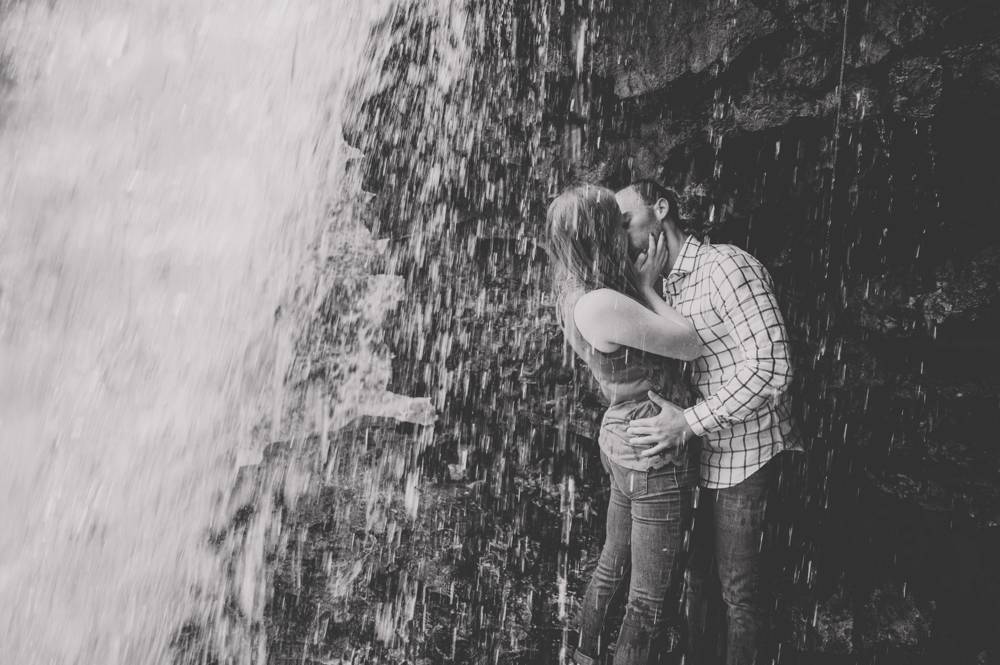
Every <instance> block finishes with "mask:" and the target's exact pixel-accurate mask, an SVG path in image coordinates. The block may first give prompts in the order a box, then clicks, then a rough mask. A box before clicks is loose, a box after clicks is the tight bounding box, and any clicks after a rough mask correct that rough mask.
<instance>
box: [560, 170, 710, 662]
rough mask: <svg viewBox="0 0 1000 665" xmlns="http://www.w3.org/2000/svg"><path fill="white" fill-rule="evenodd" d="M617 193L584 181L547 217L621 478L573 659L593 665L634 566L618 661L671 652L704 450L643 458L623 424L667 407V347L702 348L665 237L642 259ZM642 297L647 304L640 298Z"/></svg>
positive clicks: (565, 298)
mask: <svg viewBox="0 0 1000 665" xmlns="http://www.w3.org/2000/svg"><path fill="white" fill-rule="evenodd" d="M620 219H621V213H620V212H619V209H618V204H617V203H616V202H615V197H614V193H613V192H611V191H610V190H607V189H604V188H602V187H594V186H590V185H583V186H579V187H575V188H572V189H570V190H568V191H566V192H564V193H563V194H561V195H560V196H559V197H558V198H556V199H555V201H553V202H552V204H551V205H550V206H549V209H548V215H547V225H548V253H549V257H550V266H551V269H552V271H553V272H552V279H553V289H554V291H555V295H556V300H557V307H558V311H559V315H560V319H561V324H562V328H563V331H564V334H565V336H566V339H567V340H568V341H569V343H570V345H571V346H572V347H573V350H574V351H575V352H576V353H577V355H578V356H580V358H581V359H583V361H584V362H586V364H587V365H588V367H589V368H590V371H591V373H592V374H593V375H594V378H595V379H596V380H597V382H598V383H599V384H600V387H601V391H602V392H603V393H604V395H605V397H606V398H607V399H608V401H609V402H610V406H609V408H608V410H607V412H606V413H605V414H604V418H603V420H602V423H601V431H600V435H599V437H598V441H599V444H600V449H601V462H602V464H603V465H604V468H605V470H606V471H607V472H608V475H609V476H610V481H611V497H610V500H609V505H608V513H607V533H606V538H605V542H604V547H603V549H602V551H601V557H600V560H599V561H598V564H597V569H596V571H595V572H594V576H593V578H592V579H591V580H590V583H589V584H588V586H587V592H586V594H585V596H584V601H583V606H582V608H581V617H580V639H579V643H578V647H577V649H576V653H575V654H574V662H575V663H577V664H578V665H590V664H591V663H595V662H597V660H598V658H599V657H600V653H601V651H602V644H601V634H602V632H603V628H604V619H605V615H606V612H607V609H608V605H609V603H610V601H611V598H612V596H613V595H614V594H615V591H616V590H617V589H618V587H619V586H620V585H621V584H622V583H623V582H624V581H625V574H626V571H628V570H629V569H631V577H630V579H629V593H628V604H627V606H626V611H625V618H624V620H623V622H622V627H621V632H620V634H619V636H618V642H617V648H616V651H615V657H614V663H615V665H646V663H648V662H649V661H650V658H651V655H652V654H653V653H654V651H655V652H659V651H661V650H672V649H673V648H674V646H676V645H675V644H670V642H672V641H676V640H670V639H664V638H667V637H670V636H674V635H676V632H675V629H676V626H677V623H678V621H677V612H676V608H675V607H673V603H665V602H664V601H665V599H666V598H667V595H668V592H669V591H670V589H671V587H672V585H673V584H674V582H675V581H676V578H677V576H678V574H677V565H676V564H677V555H678V554H679V552H680V549H681V542H682V539H683V529H684V525H685V524H686V523H687V521H688V519H689V517H690V513H691V502H692V495H693V491H694V487H695V486H696V484H697V469H696V467H695V465H694V464H695V463H694V461H693V460H694V458H695V456H694V455H690V456H689V455H686V454H684V451H676V450H675V451H672V452H671V453H670V454H668V455H664V456H654V457H640V456H639V454H638V453H640V452H642V449H637V448H636V447H635V446H632V445H630V444H629V442H628V440H629V436H628V435H627V434H626V433H625V428H626V427H627V425H628V421H629V420H630V419H632V418H641V417H643V416H646V415H650V414H653V413H656V412H657V411H658V410H659V407H657V406H656V405H655V404H653V403H652V402H651V401H650V400H649V398H648V391H650V390H655V391H659V390H662V386H661V382H662V380H663V377H664V375H665V367H664V365H665V360H664V358H663V356H666V357H670V358H678V359H681V360H692V359H694V358H696V357H697V356H698V355H700V353H701V342H700V340H699V338H698V336H697V334H696V333H695V330H694V328H693V326H692V325H691V324H690V323H689V322H688V321H687V320H686V319H684V318H683V317H682V316H680V315H679V314H678V313H677V312H676V311H674V310H673V309H672V308H671V307H670V306H669V305H667V303H666V302H664V301H663V299H662V298H661V297H660V295H659V293H658V291H657V284H658V282H659V280H660V279H661V277H660V275H661V272H662V271H663V269H664V267H665V266H666V264H667V248H666V242H665V240H664V239H663V237H662V236H661V237H660V238H658V239H656V238H653V237H652V236H651V237H650V241H649V247H648V248H647V250H646V251H644V252H643V253H642V255H640V256H639V258H638V259H637V260H636V262H635V263H633V262H632V261H631V260H630V259H629V256H628V242H627V239H626V237H625V234H624V232H623V231H622V229H621V224H620ZM640 298H641V300H642V301H643V302H642V303H640V301H639V299H640Z"/></svg>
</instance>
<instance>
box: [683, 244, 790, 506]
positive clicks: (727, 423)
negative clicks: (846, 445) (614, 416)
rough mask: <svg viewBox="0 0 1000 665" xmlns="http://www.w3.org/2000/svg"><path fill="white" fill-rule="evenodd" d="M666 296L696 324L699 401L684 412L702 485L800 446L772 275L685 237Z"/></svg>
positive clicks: (730, 480) (739, 254)
mask: <svg viewBox="0 0 1000 665" xmlns="http://www.w3.org/2000/svg"><path fill="white" fill-rule="evenodd" d="M664 295H665V296H666V299H667V300H668V302H670V303H671V304H672V305H673V306H674V308H676V309H677V310H678V311H679V312H680V313H681V314H682V315H684V316H685V317H686V318H687V319H688V320H690V321H691V322H692V323H693V324H694V327H695V329H696V330H697V331H698V335H699V336H700V337H701V340H702V342H703V343H704V345H705V349H706V351H705V354H704V355H703V356H702V357H700V358H698V359H697V360H694V361H693V362H692V363H691V372H692V374H691V380H692V383H693V385H694V388H695V389H696V391H697V392H698V393H699V397H700V398H701V400H702V401H700V402H699V403H698V404H696V405H695V406H692V407H690V408H688V409H685V411H684V417H685V418H686V419H687V422H688V425H690V427H691V429H692V431H694V433H695V434H697V435H698V436H699V437H701V438H702V453H701V484H702V486H703V487H706V488H710V489H717V488H723V487H732V486H733V485H736V484H738V483H740V482H741V481H743V480H745V479H746V478H748V477H749V476H750V475H751V474H752V473H753V472H754V471H756V470H757V469H759V468H760V467H762V466H764V464H765V463H766V462H767V461H768V460H770V459H771V458H772V457H774V456H775V455H776V454H778V453H779V452H781V451H782V450H784V449H786V448H795V447H798V446H797V442H796V440H795V437H794V434H793V431H792V423H791V417H790V408H789V401H788V398H787V395H786V390H787V388H788V384H789V381H790V380H791V377H792V370H791V364H790V362H789V354H788V340H787V334H786V332H785V324H784V322H783V321H782V319H781V312H779V311H778V303H777V301H776V300H775V297H774V287H773V285H772V283H771V277H770V275H768V274H767V271H766V270H764V267H763V266H762V265H761V264H760V262H759V261H757V259H755V258H754V257H753V256H751V255H750V254H748V253H746V252H745V251H743V250H742V249H740V248H738V247H734V246H732V245H711V244H702V243H701V242H699V241H698V240H696V239H695V238H694V237H691V236H689V237H688V238H687V240H686V241H685V242H684V245H683V246H682V248H681V251H680V256H678V257H677V261H676V262H675V263H674V266H673V269H672V270H671V271H670V274H669V275H667V277H666V279H665V280H664Z"/></svg>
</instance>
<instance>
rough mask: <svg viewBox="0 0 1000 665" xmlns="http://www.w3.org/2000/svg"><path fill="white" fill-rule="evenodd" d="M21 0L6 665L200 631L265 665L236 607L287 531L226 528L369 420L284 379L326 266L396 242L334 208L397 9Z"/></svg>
mask: <svg viewBox="0 0 1000 665" xmlns="http://www.w3.org/2000/svg"><path fill="white" fill-rule="evenodd" d="M0 7H3V8H5V9H4V10H3V11H5V15H3V16H2V17H0V18H2V30H0V47H2V49H3V51H2V57H3V62H4V64H5V73H6V77H5V79H6V81H7V83H8V84H9V85H8V86H7V87H6V89H5V91H4V93H3V99H2V102H3V103H2V106H0V120H2V122H3V125H2V131H0V376H3V382H2V384H0V431H2V449H3V460H4V464H5V467H6V468H5V470H4V473H3V475H2V477H0V523H2V524H3V525H4V528H3V529H2V530H0V634H2V635H3V636H4V637H3V642H4V645H3V658H0V660H2V662H3V663H17V664H18V665H30V664H32V663H52V664H56V663H79V664H81V665H90V664H94V665H97V664H100V665H114V664H117V663H121V664H128V665H137V664H141V663H164V662H167V661H168V659H169V657H170V656H169V655H168V653H169V651H170V648H171V642H172V641H175V640H176V636H177V635H178V631H179V630H180V629H181V628H182V626H184V625H185V624H187V623H189V622H193V623H194V624H196V625H200V626H208V627H209V628H211V629H212V630H211V631H210V632H212V634H211V635H210V636H209V638H208V639H209V640H210V641H211V643H212V648H213V649H215V652H216V655H217V656H218V657H219V658H220V660H221V661H222V662H251V661H252V660H257V661H259V662H262V659H263V654H262V652H261V649H262V644H263V642H262V640H260V639H259V638H255V637H254V635H253V634H252V632H253V631H245V634H240V633H239V631H237V630H236V629H235V628H233V627H232V626H229V627H228V628H226V627H225V625H224V623H225V622H223V620H222V618H223V615H224V614H227V613H228V614H232V613H233V611H232V608H231V607H229V608H226V607H224V606H226V605H227V604H229V603H233V602H235V605H236V606H237V610H236V613H237V614H239V615H241V616H243V617H245V622H244V623H246V624H247V625H253V622H254V621H255V620H257V621H259V618H260V615H261V613H262V611H263V607H262V605H263V603H264V598H265V596H266V592H267V589H266V583H265V576H264V574H263V562H262V558H263V552H262V548H261V545H260V543H259V542H258V541H259V540H260V538H262V537H263V536H262V535H261V534H266V533H267V532H268V530H269V529H271V530H273V529H274V528H277V527H280V525H274V524H270V523H269V520H270V519H271V518H270V517H269V515H268V514H267V512H266V511H265V512H264V513H263V514H262V515H261V516H260V517H259V518H258V521H259V522H260V523H259V524H258V525H257V526H256V527H255V533H256V534H257V537H256V540H254V538H250V537H248V539H247V541H246V542H244V543H242V544H241V548H242V549H241V550H240V551H230V552H227V553H220V552H218V551H216V550H214V549H212V548H211V547H210V546H209V545H208V534H209V533H210V532H211V530H212V529H213V528H214V527H217V526H218V523H219V521H220V520H223V519H225V514H224V513H225V507H224V506H225V505H226V501H225V497H226V495H227V493H228V492H229V488H230V487H231V486H232V485H233V483H234V478H235V475H236V471H237V469H238V468H239V466H240V465H243V464H246V463H248V462H253V461H255V460H257V459H259V456H260V451H261V449H262V448H263V446H264V445H266V444H267V443H268V442H271V441H275V440H289V439H296V438H298V439H302V436H303V435H304V434H307V433H309V432H311V431H315V429H314V427H315V422H314V420H322V421H324V426H325V427H327V428H333V427H336V426H337V424H338V422H339V421H337V420H336V417H337V414H338V413H340V418H341V420H343V419H344V418H346V417H348V416H349V415H350V413H354V412H357V411H358V410H359V408H360V409H361V410H362V411H363V410H364V405H361V407H358V405H357V404H355V405H354V407H352V409H347V410H343V409H341V410H340V411H338V410H337V409H336V408H328V409H323V408H320V409H319V412H322V414H321V415H319V416H317V417H316V418H315V419H312V420H310V419H308V418H305V419H303V418H298V419H295V420H292V419H289V418H286V414H288V413H289V412H291V411H293V410H294V408H295V404H294V402H295V400H294V399H292V395H291V394H290V393H289V392H288V391H287V390H286V389H285V384H286V382H287V381H286V378H287V376H288V372H289V368H290V367H291V366H292V365H293V360H294V357H295V353H296V352H295V349H296V346H295V345H296V338H297V336H298V335H299V332H298V330H297V328H298V327H300V326H301V325H302V323H303V320H304V319H306V318H308V317H309V316H311V314H312V310H313V309H315V306H316V303H315V302H314V301H315V300H316V298H318V297H319V296H318V295H316V296H314V297H313V296H310V295H309V294H311V293H315V286H316V284H317V283H321V282H322V277H321V275H322V269H321V268H320V267H321V266H326V265H329V264H330V263H333V264H335V265H336V264H339V265H341V267H343V266H347V267H348V268H350V266H353V265H355V263H356V264H357V266H360V267H358V268H357V270H363V269H364V265H365V262H364V261H363V260H362V261H360V262H358V261H355V263H351V260H353V259H352V257H353V258H357V257H356V256H355V255H357V254H358V253H361V254H362V258H363V255H364V253H365V252H369V253H371V252H376V251H377V247H376V246H375V245H374V244H373V242H372V240H371V237H370V235H368V234H367V232H366V231H365V229H364V227H362V226H361V225H360V223H359V222H358V221H357V220H356V219H352V218H351V217H350V214H352V213H353V211H354V209H353V208H352V207H351V206H340V207H338V208H337V209H336V210H334V214H333V215H332V216H331V215H330V214H328V213H329V209H330V204H331V201H337V200H347V199H349V198H350V196H351V195H352V194H351V192H348V191H346V189H349V185H350V182H349V181H348V180H345V173H346V172H347V168H348V163H349V158H350V157H351V150H350V149H349V148H348V147H347V146H346V145H344V143H343V139H342V132H341V124H342V120H343V118H344V117H345V116H346V114H347V113H348V112H349V111H350V102H351V101H352V100H353V99H355V96H356V95H357V94H358V92H359V90H362V91H363V86H364V85H377V80H370V81H369V80H366V77H365V76H361V75H359V74H360V73H361V72H366V71H368V72H370V71H375V69H374V68H372V65H373V63H375V62H376V61H377V59H378V57H380V56H379V54H378V53H377V49H373V48H371V46H366V44H368V45H370V44H375V45H376V46H377V45H378V39H377V37H373V35H377V30H378V29H379V26H380V25H382V23H380V21H383V20H384V18H385V17H386V15H387V13H388V12H389V11H390V10H391V9H392V3H391V2H389V1H384V2H382V1H373V0H345V1H344V2H339V3H328V2H320V1H317V0H288V1H286V2H277V3H275V2H266V1H263V0H248V1H245V2H239V3H236V2H230V1H227V0H208V1H206V0H198V1H197V2H194V1H191V0H184V1H182V2H180V3H178V2H176V1H170V2H167V1H166V0H153V1H150V0H143V1H141V2H140V1H137V0H101V1H100V2H91V3H73V2H66V3H41V2H25V3H14V4H10V3H4V4H3V5H0ZM426 11H428V12H429V11H431V9H430V8H428V9H427V10H426ZM373 31H375V32H373ZM368 40H371V41H368ZM366 68H368V69H366ZM359 81H360V83H359ZM359 86H361V88H359ZM350 186H353V187H355V191H356V189H357V188H356V184H355V185H350ZM331 220H332V221H331ZM338 253H339V254H338ZM349 255H350V256H349ZM349 259H350V260H349ZM380 284H381V286H379V285H380ZM387 286H391V284H385V283H382V282H377V281H376V283H375V287H378V288H382V289H385V288H386V287H387ZM373 288H374V287H373ZM303 294H305V295H303ZM362 295H363V294H362ZM376 296H377V294H376ZM361 300H362V301H363V302H362V303H361V304H360V305H356V306H355V309H356V310H357V311H356V312H355V313H354V316H355V318H362V319H363V318H364V317H365V316H370V318H374V319H378V317H379V316H380V313H379V312H367V311H366V310H365V309H364V308H365V307H368V308H369V309H378V308H377V307H373V306H372V305H373V302H374V303H375V304H376V305H377V304H380V303H382V302H383V301H382V300H379V299H378V297H375V300H374V301H373V300H372V298H371V297H369V298H368V299H367V300H365V299H364V298H362V299H361ZM383 300H384V299H383ZM365 303H367V305H366V304H365ZM345 306H350V303H348V304H347V305H345ZM279 312H280V315H277V314H278V313H279ZM356 364H357V365H358V367H357V369H356V371H357V372H366V373H367V375H366V377H365V385H366V386H369V387H372V386H374V388H372V390H375V391H377V389H378V388H379V386H380V385H381V386H382V387H384V381H385V378H384V375H385V374H386V372H387V368H386V367H385V366H384V363H379V362H377V359H369V361H368V362H367V363H366V362H364V361H363V359H362V361H359V362H358V363H356ZM380 376H381V377H382V379H381V384H380V383H379V382H380V379H379V377H380ZM344 380H345V381H350V380H351V378H350V377H349V376H348V377H346V378H345V379H344ZM356 394H362V395H363V394H364V392H363V391H362V392H361V393H356ZM376 401H377V400H376ZM383 402H385V400H383ZM327 406H329V405H327ZM334 406H336V405H334ZM390 407H391V408H395V407H394V406H393V403H390ZM330 414H333V416H334V418H333V420H331V418H330ZM234 560H235V563H234ZM234 577H236V578H237V579H233V578H234ZM233 598H235V601H233Z"/></svg>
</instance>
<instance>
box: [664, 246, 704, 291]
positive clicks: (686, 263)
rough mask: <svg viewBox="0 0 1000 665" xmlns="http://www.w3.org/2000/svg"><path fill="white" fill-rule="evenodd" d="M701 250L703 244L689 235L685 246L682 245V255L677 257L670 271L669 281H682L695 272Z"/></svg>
mask: <svg viewBox="0 0 1000 665" xmlns="http://www.w3.org/2000/svg"><path fill="white" fill-rule="evenodd" d="M700 249H701V242H700V241H699V240H698V239H697V238H695V237H694V236H692V235H689V236H688V237H687V238H686V239H685V240H684V244H683V245H681V251H680V254H678V255H677V260H676V261H675V262H674V267H673V268H671V269H670V274H668V275H667V281H668V282H670V281H673V280H675V279H680V278H681V277H683V276H684V275H687V274H688V273H690V272H691V271H692V270H694V263H695V258H696V257H697V256H698V251H699V250H700Z"/></svg>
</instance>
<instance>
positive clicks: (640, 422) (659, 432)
mask: <svg viewBox="0 0 1000 665" xmlns="http://www.w3.org/2000/svg"><path fill="white" fill-rule="evenodd" d="M649 399H650V400H652V401H653V402H655V403H656V404H657V405H658V406H659V407H660V412H659V413H658V414H656V415H655V416H650V417H648V418H637V419H635V420H633V421H632V422H630V423H629V425H628V429H627V430H626V432H628V433H629V434H630V435H631V436H632V438H631V439H629V443H631V444H632V445H634V446H636V445H645V444H649V443H655V444H656V445H655V446H653V447H652V448H650V449H648V450H644V451H642V452H641V453H639V457H652V456H653V455H659V454H660V453H662V452H664V451H666V450H668V449H670V448H683V447H684V444H685V443H687V441H688V439H691V438H693V437H694V432H692V431H691V428H690V427H689V426H688V424H687V420H686V419H685V418H684V410H683V409H682V408H680V407H679V406H677V405H676V404H674V403H673V402H670V401H668V400H665V399H663V398H662V397H660V396H659V395H657V394H656V393H654V392H653V391H649Z"/></svg>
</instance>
